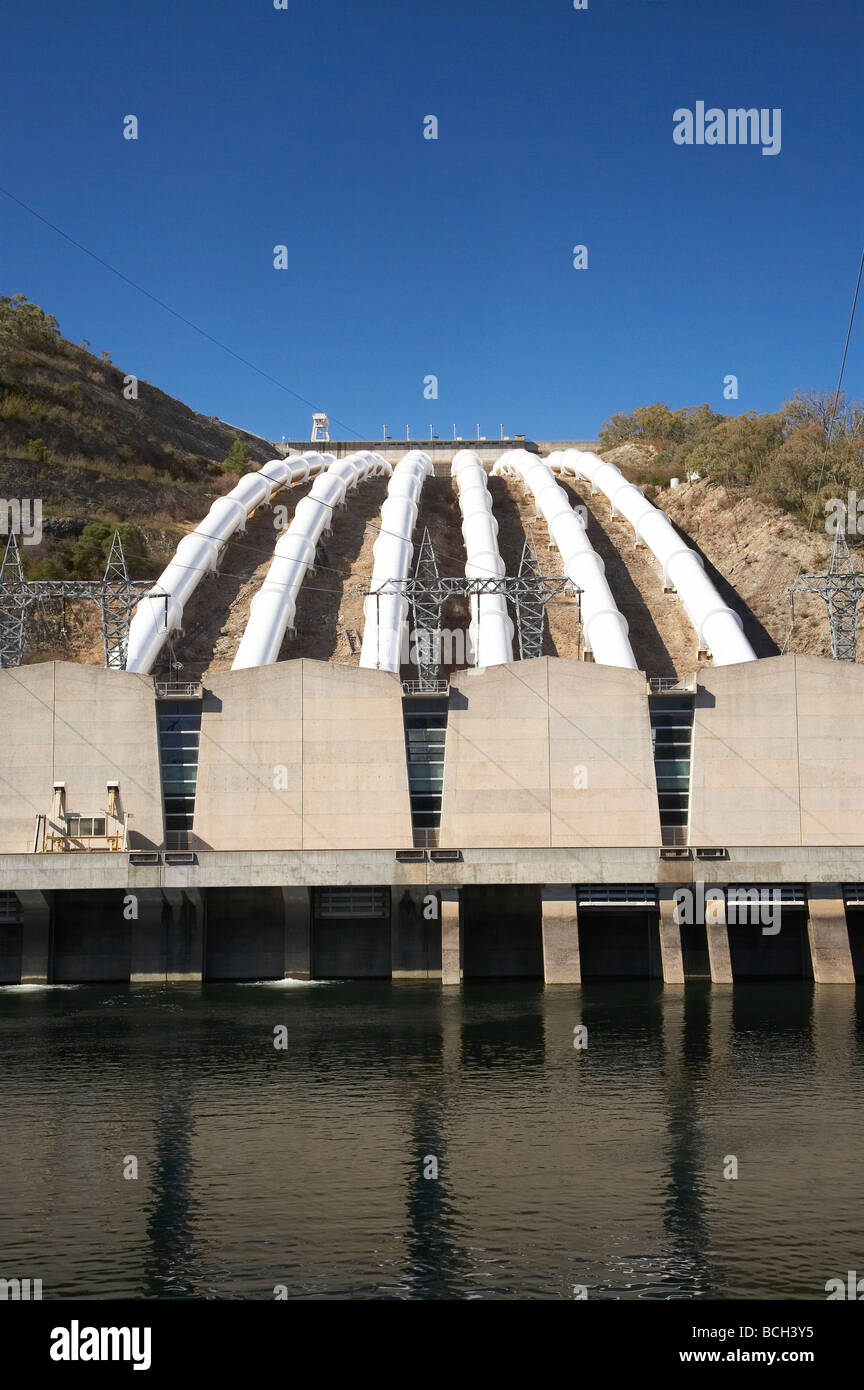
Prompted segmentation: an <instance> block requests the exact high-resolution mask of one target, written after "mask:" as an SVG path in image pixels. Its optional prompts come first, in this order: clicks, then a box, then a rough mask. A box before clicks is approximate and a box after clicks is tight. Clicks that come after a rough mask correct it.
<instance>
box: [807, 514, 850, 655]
mask: <svg viewBox="0 0 864 1390" xmlns="http://www.w3.org/2000/svg"><path fill="white" fill-rule="evenodd" d="M790 592H791V594H792V595H794V594H796V593H807V594H819V595H820V597H821V598H823V599H824V600H825V602H826V604H827V605H828V626H829V628H830V629H831V655H832V656H833V658H834V660H835V661H855V659H856V649H857V641H858V604H859V602H860V600H861V596H862V594H864V574H861V573H859V572H857V571H856V570H854V569H853V568H852V556H851V555H850V554H849V546H848V545H847V544H846V536H845V535H844V533H843V527H842V526H841V525H839V524H838V526H837V531H836V533H835V535H834V548H833V550H832V551H831V564H830V565H829V566H828V573H827V574H802V575H801V577H800V579H797V580H796V581H795V583H794V584H793V585H792V588H791V591H790ZM792 602H793V605H794V597H793V600H792ZM793 618H794V607H793Z"/></svg>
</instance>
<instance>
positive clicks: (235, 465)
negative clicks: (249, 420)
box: [224, 439, 249, 473]
mask: <svg viewBox="0 0 864 1390" xmlns="http://www.w3.org/2000/svg"><path fill="white" fill-rule="evenodd" d="M224 466H225V467H226V468H230V470H231V472H232V473H248V472H249V445H248V444H244V443H243V440H242V439H235V440H234V443H233V444H232V445H231V449H230V452H229V454H228V457H227V458H226V459H225V463H224Z"/></svg>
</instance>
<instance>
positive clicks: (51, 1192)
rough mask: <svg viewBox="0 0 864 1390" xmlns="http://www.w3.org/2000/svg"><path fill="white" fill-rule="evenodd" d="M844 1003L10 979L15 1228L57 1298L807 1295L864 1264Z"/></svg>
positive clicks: (695, 992)
mask: <svg viewBox="0 0 864 1390" xmlns="http://www.w3.org/2000/svg"><path fill="white" fill-rule="evenodd" d="M858 1004H859V1001H858V998H857V996H856V993H855V991H854V990H849V989H846V988H845V987H840V986H823V987H819V986H813V985H812V984H809V983H807V982H791V981H790V982H782V983H752V984H746V983H745V984H741V985H736V986H734V987H725V986H721V987H717V986H711V985H709V984H708V983H707V982H705V983H703V982H695V983H693V984H690V985H688V986H687V987H686V988H683V989H682V988H677V989H673V988H670V989H664V988H663V986H662V985H660V984H657V983H646V984H638V983H634V982H622V983H620V984H609V985H605V984H591V985H588V986H585V987H584V988H579V987H576V986H560V987H551V988H549V989H544V988H543V987H542V986H541V985H538V984H536V983H529V982H525V983H523V982H517V981H506V982H489V983H482V984H480V983H477V984H469V985H467V986H466V987H465V988H464V989H463V990H452V989H451V990H442V989H440V988H438V987H437V986H435V985H431V984H428V983H416V984H415V983H413V982H399V983H397V984H395V985H392V986H391V985H389V984H386V983H380V984H379V983H375V984H360V983H356V984H334V985H332V986H328V987H327V988H326V989H325V988H315V989H313V988H310V989H308V990H302V989H296V990H292V991H276V990H268V989H267V988H266V987H261V988H255V987H239V986H230V985H220V986H215V987H208V988H206V989H205V990H203V991H200V992H196V991H188V990H187V991H183V990H171V989H167V990H154V991H147V990H141V991H133V990H123V989H118V988H117V987H116V986H115V987H113V988H112V989H110V990H107V989H101V988H86V989H80V990H76V991H72V992H57V993H52V994H44V993H43V994H40V995H38V996H37V995H34V994H25V993H4V994H3V995H2V996H0V1064H2V1066H3V1074H4V1086H3V1088H2V1092H0V1175H2V1179H3V1182H4V1191H5V1201H4V1207H5V1210H6V1213H7V1220H6V1227H7V1234H6V1237H5V1242H4V1244H5V1249H6V1251H7V1254H8V1255H10V1257H11V1255H12V1254H14V1258H15V1261H16V1263H17V1264H22V1265H25V1266H26V1264H27V1263H31V1264H36V1263H38V1266H39V1269H40V1272H41V1273H42V1277H43V1279H44V1288H45V1296H46V1297H58V1296H65V1297H69V1296H77V1297H83V1298H87V1297H104V1296H107V1295H115V1296H126V1297H140V1296H142V1295H143V1296H146V1297H155V1298H165V1297H181V1298H182V1297H202V1296H217V1297H249V1298H261V1297H272V1296H273V1288H274V1286H275V1285H276V1284H278V1283H280V1282H281V1283H284V1284H285V1286H286V1287H287V1290H288V1293H289V1296H291V1297H301V1298H328V1297H385V1298H391V1297H396V1298H417V1299H428V1298H433V1299H440V1298H474V1297H481V1298H482V1297H493V1298H495V1297H515V1296H523V1297H549V1298H562V1297H570V1296H573V1291H574V1290H576V1289H578V1288H579V1287H580V1286H585V1287H586V1288H587V1289H588V1291H589V1296H590V1297H592V1298H596V1297H600V1298H634V1297H641V1298H646V1297H647V1298H694V1297H695V1298H698V1297H721V1298H722V1297H725V1298H743V1297H750V1296H763V1297H770V1298H780V1297H798V1298H814V1297H822V1296H824V1283H825V1280H826V1279H827V1278H829V1277H832V1276H833V1275H835V1274H837V1273H838V1272H839V1273H841V1274H842V1273H843V1272H844V1271H845V1270H847V1269H850V1268H858V1267H859V1266H860V1265H861V1264H862V1263H864V1248H862V1247H864V1195H862V1193H861V1190H860V1184H859V1183H858V1154H859V1152H860V1149H861V1146H862V1143H864V1106H862V1098H864V1097H862V1088H864V1028H862V1022H861V1016H860V1008H859V1007H858ZM277 1024H278V1025H281V1024H284V1025H285V1026H286V1028H287V1033H288V1046H287V1048H286V1049H285V1050H283V1051H276V1050H275V1049H274V1047H273V1029H274V1026H276V1025H277ZM578 1025H584V1027H585V1028H587V1030H588V1033H587V1036H588V1046H587V1048H586V1049H583V1050H581V1051H580V1050H577V1049H574V1047H573V1038H574V1033H573V1030H574V1028H575V1027H577V1026H578ZM127 1153H136V1154H137V1155H138V1158H139V1163H140V1172H141V1177H140V1179H139V1181H138V1182H137V1183H132V1182H123V1181H122V1180H121V1179H120V1178H119V1176H118V1174H119V1169H120V1162H121V1159H122V1157H123V1156H124V1155H125V1154H127ZM729 1155H734V1156H736V1158H737V1160H738V1164H739V1176H738V1178H737V1179H734V1180H727V1179H725V1178H724V1176H723V1171H724V1161H725V1159H726V1158H727V1156H729ZM429 1160H434V1164H435V1165H437V1176H433V1175H432V1171H431V1168H430V1163H429Z"/></svg>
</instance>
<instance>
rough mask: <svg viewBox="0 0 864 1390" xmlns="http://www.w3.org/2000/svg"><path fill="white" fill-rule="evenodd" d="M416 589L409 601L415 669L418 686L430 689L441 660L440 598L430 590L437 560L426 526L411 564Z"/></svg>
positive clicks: (435, 572) (436, 568)
mask: <svg viewBox="0 0 864 1390" xmlns="http://www.w3.org/2000/svg"><path fill="white" fill-rule="evenodd" d="M414 578H415V580H416V581H417V589H416V591H415V594H414V598H413V600H412V603H411V609H412V613H413V615H414V645H415V650H416V656H417V673H418V676H419V682H418V684H419V686H420V688H421V689H425V690H434V689H435V687H436V678H437V675H438V666H439V663H440V660H441V607H442V605H441V601H440V599H436V598H435V597H433V594H432V592H430V591H431V590H432V588H433V586H434V585H435V583H436V581H437V580H438V578H439V575H438V562H437V560H436V559H435V551H434V549H433V547H432V537H431V536H430V535H429V528H428V526H427V527H426V529H425V530H424V532H423V539H422V541H421V542H420V549H419V551H418V553H417V564H416V565H415V567H414Z"/></svg>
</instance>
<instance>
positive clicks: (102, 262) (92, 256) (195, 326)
mask: <svg viewBox="0 0 864 1390" xmlns="http://www.w3.org/2000/svg"><path fill="white" fill-rule="evenodd" d="M0 193H2V194H3V195H4V196H5V197H6V198H9V199H11V201H12V202H13V203H17V204H18V206H19V208H23V209H24V211H25V212H27V213H29V214H30V216H31V217H35V218H36V220H37V221H38V222H41V223H43V225H44V226H46V227H49V228H50V229H51V231H52V232H56V233H57V235H58V236H61V237H62V238H63V240H64V241H68V242H69V244H70V246H74V247H75V248H76V249H77V250H78V251H83V253H84V255H85V256H89V257H90V259H91V260H94V261H96V262H97V264H98V265H101V266H103V267H104V269H105V270H110V272H111V274H112V275H116V276H117V278H118V279H119V280H123V281H124V282H125V283H126V284H127V285H131V287H132V289H133V290H137V291H138V293H139V294H143V295H144V296H145V297H146V298H147V299H150V300H152V302H153V303H154V304H158V305H159V307H160V309H164V310H165V311H166V313H169V314H171V315H172V316H173V317H174V318H175V319H178V320H179V321H180V323H185V324H186V327H187V328H191V329H192V330H193V331H194V332H195V333H199V334H200V335H201V337H202V338H206V339H207V341H208V342H210V343H213V344H214V345H215V346H216V347H218V348H221V349H222V351H223V352H227V353H229V354H230V356H231V357H234V358H235V359H236V360H237V361H238V362H242V363H243V366H244V367H248V368H249V369H250V371H253V372H257V373H258V375H259V376H261V377H263V378H264V380H265V381H269V382H272V384H273V385H274V386H278V387H279V390H280V391H285V392H287V394H288V395H289V396H293V397H294V399H295V400H297V401H300V402H301V403H302V404H303V405H308V406H309V409H310V410H312V411H313V412H315V411H318V410H320V407H319V406H317V405H315V403H314V402H313V401H309V400H307V399H306V397H305V396H301V395H300V394H299V392H297V391H294V390H292V388H291V387H290V386H286V385H285V383H284V382H283V381H279V379H278V378H277V377H275V376H271V375H270V373H269V372H265V371H264V369H263V367H258V366H256V365H255V363H254V362H250V361H249V359H248V357H243V355H242V354H241V353H239V352H235V351H234V349H233V348H231V347H229V346H228V344H227V343H223V342H222V341H221V339H219V338H215V337H214V336H213V334H212V333H208V332H207V330H206V329H205V328H201V327H200V326H199V325H198V324H197V323H193V322H192V320H191V319H188V318H186V316H185V314H181V313H180V312H179V311H178V310H177V309H172V307H171V305H170V304H166V303H165V301H164V299H160V298H159V296H158V295H155V294H153V293H151V291H150V290H148V289H145V288H144V286H143V285H139V284H138V283H137V281H135V280H132V279H130V277H129V276H128V275H124V273H123V271H122V270H118V269H117V267H116V266H113V265H111V264H110V262H108V261H106V260H104V259H103V258H102V256H98V255H97V254H96V252H95V251H91V250H90V248H89V247H87V246H84V245H83V244H82V243H81V242H80V241H76V239H75V237H73V236H70V235H69V233H68V232H64V231H63V228H62V227H58V226H57V224H56V223H55V222H50V221H49V220H48V218H47V217H43V216H42V214H41V213H40V212H37V211H36V209H35V208H31V207H30V206H29V204H27V203H25V202H23V201H22V200H21V198H17V197H16V196H15V194H14V193H10V191H9V189H8V188H3V186H2V185H0ZM330 418H331V419H332V420H333V421H334V422H335V423H336V424H337V425H340V426H341V428H342V429H344V430H347V431H348V433H349V434H353V435H354V437H355V438H356V439H362V438H363V435H362V434H360V433H359V432H358V431H357V430H355V429H352V428H351V426H350V425H346V423H345V421H344V420H338V419H337V418H336V416H335V415H331V416H330Z"/></svg>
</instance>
